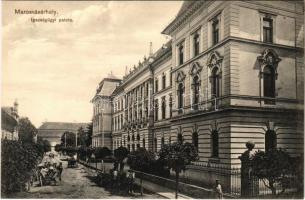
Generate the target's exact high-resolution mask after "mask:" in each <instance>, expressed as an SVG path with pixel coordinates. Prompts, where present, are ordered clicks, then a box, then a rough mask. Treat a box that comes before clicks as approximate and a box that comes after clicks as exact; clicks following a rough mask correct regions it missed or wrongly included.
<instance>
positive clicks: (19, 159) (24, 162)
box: [1, 117, 51, 196]
mask: <svg viewBox="0 0 305 200" xmlns="http://www.w3.org/2000/svg"><path fill="white" fill-rule="evenodd" d="M18 133H19V139H18V141H12V140H2V141H1V179H2V180H1V195H3V196H5V195H7V194H9V193H12V192H17V191H20V190H23V189H25V185H26V183H27V182H28V181H29V180H30V178H31V176H32V174H33V169H34V168H35V167H36V165H37V164H38V163H39V162H40V160H41V159H42V157H43V155H44V153H45V152H48V151H50V150H51V146H50V143H49V142H48V141H47V140H43V139H41V138H39V137H38V138H37V141H36V137H37V129H36V128H35V126H34V125H33V124H32V123H31V121H30V120H29V119H28V118H26V117H25V118H20V119H19V122H18Z"/></svg>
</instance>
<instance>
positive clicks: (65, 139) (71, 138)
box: [61, 131, 76, 147]
mask: <svg viewBox="0 0 305 200" xmlns="http://www.w3.org/2000/svg"><path fill="white" fill-rule="evenodd" d="M75 137H76V135H75V133H72V132H69V131H67V132H64V134H63V135H62V136H61V144H62V145H63V146H64V147H75V145H76V140H75Z"/></svg>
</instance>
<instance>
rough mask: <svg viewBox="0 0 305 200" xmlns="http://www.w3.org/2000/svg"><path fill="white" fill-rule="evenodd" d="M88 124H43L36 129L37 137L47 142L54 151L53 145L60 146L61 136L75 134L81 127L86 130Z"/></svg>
mask: <svg viewBox="0 0 305 200" xmlns="http://www.w3.org/2000/svg"><path fill="white" fill-rule="evenodd" d="M87 126H88V123H71V122H44V123H43V124H42V125H41V126H40V127H39V128H38V137H41V138H42V139H44V140H47V141H49V142H50V144H51V150H52V151H54V148H55V145H56V144H60V143H61V141H60V139H61V136H62V135H63V134H64V133H65V132H72V133H75V134H76V132H77V130H78V129H79V128H80V127H82V128H83V129H86V128H87Z"/></svg>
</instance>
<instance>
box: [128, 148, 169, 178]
mask: <svg viewBox="0 0 305 200" xmlns="http://www.w3.org/2000/svg"><path fill="white" fill-rule="evenodd" d="M127 164H128V165H129V166H130V168H131V169H133V170H137V171H142V172H145V173H149V174H154V175H157V176H163V177H168V176H169V174H170V173H169V169H168V168H166V162H164V160H161V159H156V156H155V154H154V153H153V152H151V151H147V150H146V149H145V148H139V149H137V150H136V151H134V152H132V153H130V154H129V155H128V161H127Z"/></svg>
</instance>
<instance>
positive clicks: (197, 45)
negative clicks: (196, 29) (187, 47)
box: [193, 33, 200, 57]
mask: <svg viewBox="0 0 305 200" xmlns="http://www.w3.org/2000/svg"><path fill="white" fill-rule="evenodd" d="M193 45H194V46H193V48H194V57H195V56H197V55H199V51H200V50H199V48H200V35H199V33H195V34H194V35H193Z"/></svg>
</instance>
